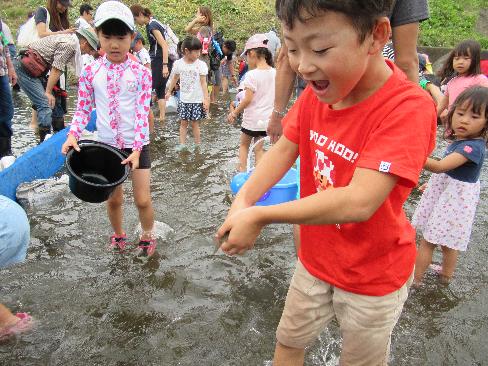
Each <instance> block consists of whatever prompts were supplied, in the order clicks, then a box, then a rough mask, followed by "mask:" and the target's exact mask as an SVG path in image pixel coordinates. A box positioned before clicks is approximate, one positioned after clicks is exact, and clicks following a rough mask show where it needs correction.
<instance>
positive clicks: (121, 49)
mask: <svg viewBox="0 0 488 366" xmlns="http://www.w3.org/2000/svg"><path fill="white" fill-rule="evenodd" d="M134 37H135V34H131V33H127V34H126V35H124V36H109V35H106V34H104V33H103V32H101V31H100V32H98V40H99V41H100V48H101V49H102V50H104V51H105V53H106V54H107V59H108V60H109V61H110V62H112V63H114V64H121V63H123V62H124V61H125V60H126V58H127V53H128V52H129V50H130V44H131V43H132V40H133V39H134Z"/></svg>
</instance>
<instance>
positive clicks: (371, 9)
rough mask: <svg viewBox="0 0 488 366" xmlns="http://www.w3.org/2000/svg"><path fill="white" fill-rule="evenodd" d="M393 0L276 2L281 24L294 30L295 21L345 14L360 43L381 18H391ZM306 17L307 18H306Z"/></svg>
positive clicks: (278, 0)
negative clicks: (328, 12) (335, 13)
mask: <svg viewBox="0 0 488 366" xmlns="http://www.w3.org/2000/svg"><path fill="white" fill-rule="evenodd" d="M393 5H394V1H393V0H370V1H364V0H276V3H275V8H276V14H277V15H278V18H279V19H280V21H281V22H283V23H285V25H286V26H287V27H288V28H290V29H293V25H294V23H295V21H297V20H299V21H300V22H304V21H305V20H306V18H307V17H308V16H312V17H315V16H318V15H319V14H320V13H323V12H327V11H334V12H337V13H342V14H344V15H345V16H346V17H347V18H348V19H349V20H350V22H351V24H352V25H353V27H354V28H355V29H356V31H357V33H358V36H359V43H363V42H364V40H365V39H366V36H367V35H368V34H370V33H371V32H372V31H373V29H374V26H375V23H376V20H377V19H378V18H379V17H383V16H389V15H390V14H391V11H392V10H393ZM304 15H305V16H304Z"/></svg>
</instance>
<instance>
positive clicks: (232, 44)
mask: <svg viewBox="0 0 488 366" xmlns="http://www.w3.org/2000/svg"><path fill="white" fill-rule="evenodd" d="M224 47H225V48H227V49H228V50H229V51H230V52H232V53H234V52H235V51H236V42H235V41H233V40H232V39H228V40H226V41H224Z"/></svg>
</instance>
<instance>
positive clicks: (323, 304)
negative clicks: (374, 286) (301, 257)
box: [276, 261, 413, 366]
mask: <svg viewBox="0 0 488 366" xmlns="http://www.w3.org/2000/svg"><path fill="white" fill-rule="evenodd" d="M412 280H413V273H412V276H410V278H409V280H408V281H407V283H406V284H405V285H403V287H401V288H400V289H399V290H397V291H395V292H392V293H391V294H388V295H385V296H366V295H358V294H354V293H351V292H347V291H344V290H341V289H339V288H337V287H334V286H331V285H330V284H328V283H327V282H324V281H321V280H319V279H317V278H316V277H314V276H312V275H311V274H310V273H309V272H308V271H307V270H306V269H305V267H303V265H302V263H301V262H300V261H298V262H297V265H296V268H295V273H294V275H293V278H292V280H291V283H290V288H289V289H288V295H287V296H286V302H285V308H284V309H283V314H282V315H281V320H280V324H279V325H278V329H277V330H276V338H277V340H278V342H279V343H281V344H282V345H284V346H287V347H292V348H305V347H307V346H309V345H310V344H311V343H313V342H314V341H315V339H317V337H318V336H319V334H320V333H321V332H322V331H323V330H324V328H325V327H326V325H327V324H328V323H329V322H330V321H331V320H332V319H333V318H334V317H336V318H337V321H338V322H339V326H340V329H341V334H342V338H343V340H342V351H341V359H340V362H341V365H367V366H372V365H386V364H387V362H388V355H389V353H390V337H391V332H392V331H393V327H394V326H395V324H396V323H397V321H398V318H399V317H400V313H401V312H402V308H403V304H404V303H405V300H407V296H408V287H409V286H410V285H411V283H412Z"/></svg>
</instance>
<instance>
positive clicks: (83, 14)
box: [75, 4, 93, 29]
mask: <svg viewBox="0 0 488 366" xmlns="http://www.w3.org/2000/svg"><path fill="white" fill-rule="evenodd" d="M92 23H93V8H92V7H91V5H90V4H82V5H81V6H80V17H79V18H78V19H76V21H75V26H76V28H78V29H80V28H93V24H92Z"/></svg>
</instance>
